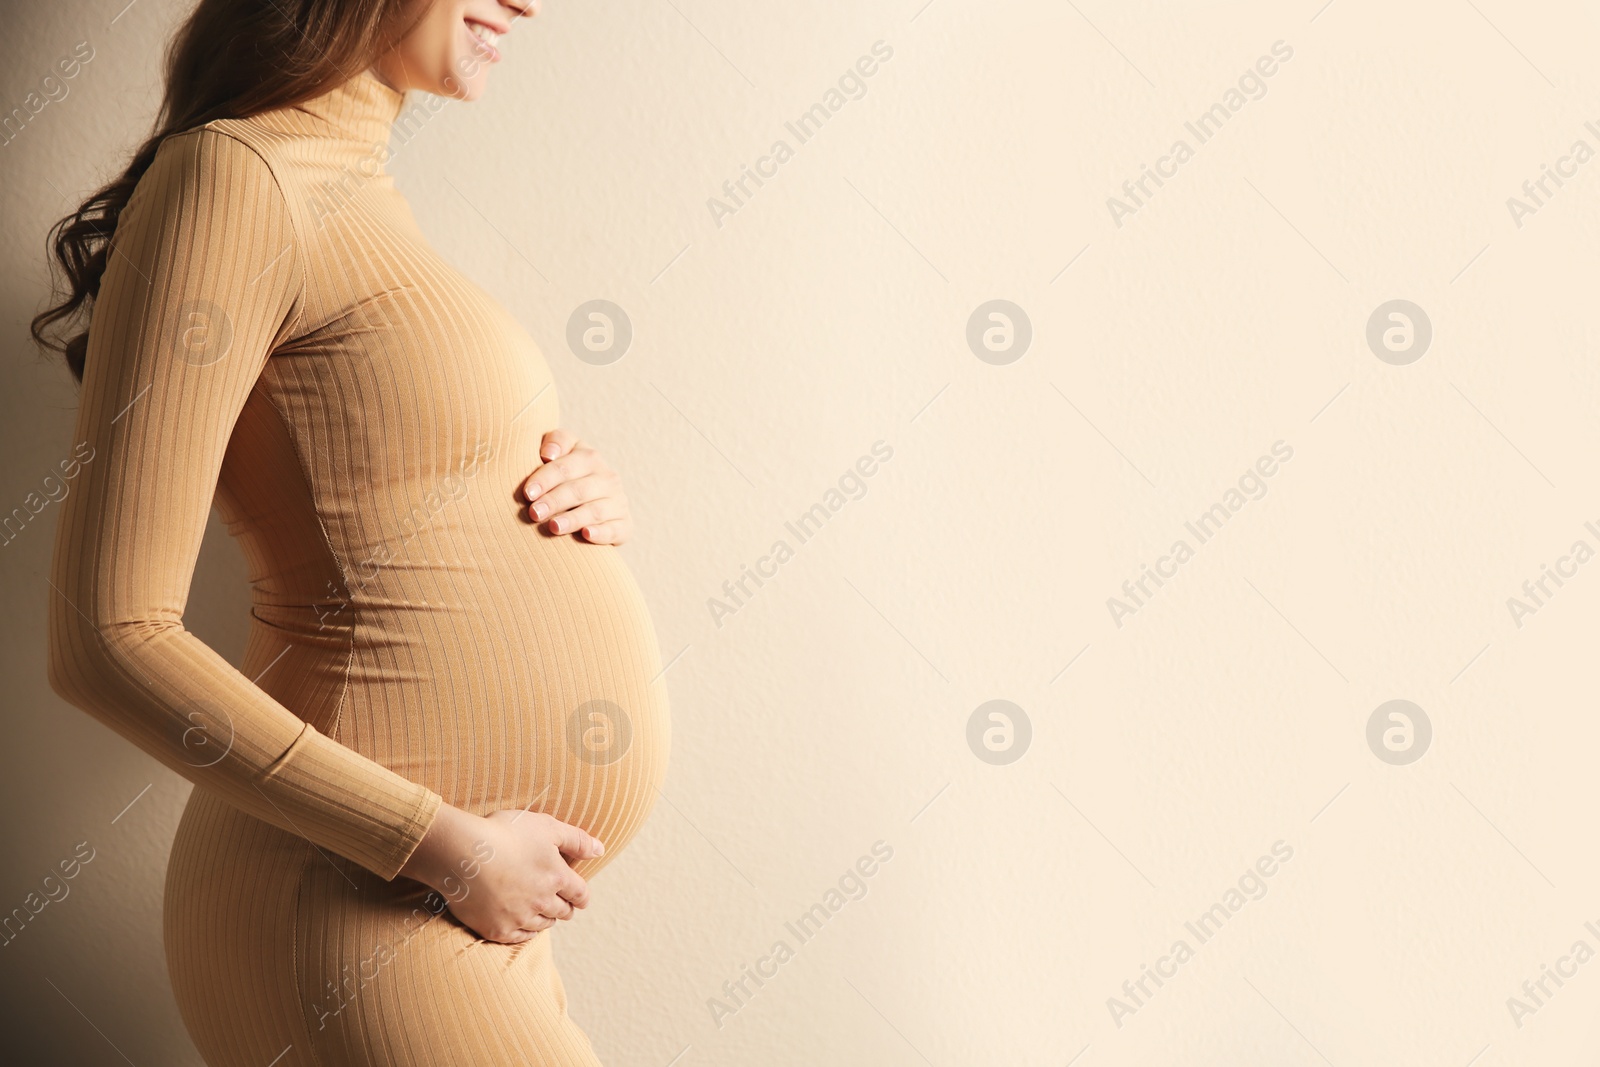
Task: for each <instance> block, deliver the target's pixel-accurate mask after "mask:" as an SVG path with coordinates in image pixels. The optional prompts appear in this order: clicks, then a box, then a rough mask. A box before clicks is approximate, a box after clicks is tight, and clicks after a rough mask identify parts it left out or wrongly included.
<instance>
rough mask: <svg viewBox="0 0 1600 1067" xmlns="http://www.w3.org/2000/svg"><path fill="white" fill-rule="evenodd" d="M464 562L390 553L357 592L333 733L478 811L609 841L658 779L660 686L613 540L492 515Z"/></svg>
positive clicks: (666, 728) (625, 828) (637, 813)
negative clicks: (392, 557)
mask: <svg viewBox="0 0 1600 1067" xmlns="http://www.w3.org/2000/svg"><path fill="white" fill-rule="evenodd" d="M468 533H469V534H470V538H469V537H461V538H459V539H452V541H451V542H450V543H455V544H472V545H473V549H472V558H471V559H466V560H463V559H460V558H456V559H451V560H445V561H437V560H436V561H433V562H431V563H418V562H412V561H409V560H402V561H395V562H394V563H392V564H390V565H389V566H388V567H386V568H385V573H384V574H383V575H382V576H381V577H382V580H381V581H380V582H378V583H375V585H374V588H372V589H369V590H366V591H364V593H363V595H362V596H361V597H360V598H359V602H358V614H357V623H356V626H355V641H356V649H355V656H354V658H353V661H352V663H351V669H350V671H349V675H348V679H347V687H346V690H345V694H344V695H345V701H344V707H343V709H342V711H341V713H340V716H339V733H338V738H339V740H340V741H342V742H343V743H345V744H347V745H349V746H350V747H352V748H355V749H356V750H357V751H360V752H363V753H365V754H367V755H370V756H372V757H373V758H375V759H377V760H379V761H380V762H382V763H384V764H385V765H386V766H389V767H391V768H392V769H394V770H396V771H398V772H399V773H401V774H404V775H406V776H407V777H409V778H412V779H413V780H415V781H420V782H422V783H424V784H426V785H427V786H428V787H429V788H431V789H433V790H435V791H436V792H438V793H439V794H440V795H441V796H443V797H444V799H445V800H446V801H448V802H450V803H452V804H455V805H456V806H458V807H461V808H464V809H466V810H467V811H471V812H474V813H475V814H479V815H484V814H487V813H489V812H491V811H495V810H500V809H506V808H530V809H532V810H534V811H540V812H546V813H548V814H550V815H553V816H555V817H556V818H558V819H560V820H562V821H563V822H569V823H572V824H574V825H576V826H579V827H582V828H583V829H584V830H586V831H587V832H589V833H591V834H593V835H595V836H596V837H598V838H599V839H600V840H601V841H602V842H603V843H604V844H605V846H606V854H605V856H604V857H603V858H602V859H601V860H600V861H598V862H591V863H590V864H588V865H587V866H586V867H585V868H584V871H583V872H582V873H586V874H587V873H592V872H593V871H594V870H595V869H598V867H599V866H601V865H603V864H604V863H606V862H608V861H609V860H610V859H611V858H613V857H614V856H615V855H616V853H617V852H618V851H619V850H620V848H621V847H622V846H623V845H624V844H626V843H627V841H628V840H629V839H630V838H632V837H633V835H634V834H635V833H636V832H637V830H638V828H639V826H640V825H641V824H642V823H643V821H644V818H645V816H646V815H647V814H648V812H649V811H650V809H651V807H652V806H653V804H654V802H655V799H656V796H657V795H658V794H657V786H658V785H659V784H660V782H661V780H662V779H663V777H664V776H665V773H666V762H667V755H668V750H669V746H670V723H669V718H668V709H667V698H666V684H665V681H664V680H663V678H662V677H660V675H661V661H660V655H659V651H658V648H657V644H656V637H655V631H654V627H653V625H652V624H651V621H650V617H649V614H648V611H647V609H646V606H645V603H644V599H643V596H642V595H641V593H640V591H639V588H638V585H637V583H636V582H635V581H634V578H633V575H632V574H631V573H630V572H629V570H628V569H627V566H626V564H625V563H624V562H623V560H622V557H621V555H620V554H619V553H618V551H617V550H616V549H615V548H612V547H609V546H605V545H590V544H586V543H584V542H580V541H578V540H576V539H575V538H573V537H570V536H568V537H550V536H548V535H546V534H543V533H541V532H539V531H537V530H535V529H533V528H531V527H529V526H527V525H525V524H521V523H516V524H515V525H510V524H506V523H504V522H501V521H499V520H498V519H497V520H496V522H495V523H491V524H487V525H484V526H480V527H479V528H478V529H476V530H475V531H469V532H468Z"/></svg>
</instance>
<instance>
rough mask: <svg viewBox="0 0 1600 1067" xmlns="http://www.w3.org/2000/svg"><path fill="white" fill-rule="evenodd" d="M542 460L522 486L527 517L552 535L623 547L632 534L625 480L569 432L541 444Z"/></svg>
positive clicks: (553, 433)
mask: <svg viewBox="0 0 1600 1067" xmlns="http://www.w3.org/2000/svg"><path fill="white" fill-rule="evenodd" d="M539 456H540V457H541V458H542V459H543V460H544V462H543V463H541V464H540V465H539V468H538V469H537V470H535V471H534V472H533V473H532V474H530V475H528V477H527V478H526V479H525V480H524V481H523V483H522V485H521V486H519V487H518V495H517V499H519V500H521V501H522V502H523V503H525V504H527V505H528V518H529V519H531V520H532V521H533V522H535V523H541V522H547V521H548V525H547V527H546V528H547V529H548V530H549V531H550V532H551V533H553V534H573V535H574V536H576V535H580V534H581V535H582V537H583V539H584V540H586V541H590V542H593V543H594V544H597V545H620V544H622V542H624V541H626V540H627V539H628V536H629V535H630V534H631V533H632V532H633V516H632V514H631V513H630V512H629V511H628V498H627V497H626V496H624V495H623V494H622V478H621V476H620V475H618V474H617V472H616V471H614V470H612V469H611V468H610V466H608V465H607V464H606V461H605V460H603V459H601V458H600V453H598V452H596V451H595V450H594V449H592V448H590V447H589V446H588V445H586V444H584V443H583V442H582V441H580V440H578V438H577V435H576V434H574V433H573V432H572V431H571V430H562V429H555V430H551V431H550V432H549V433H547V434H545V435H544V440H543V441H542V442H541V443H540V445H539Z"/></svg>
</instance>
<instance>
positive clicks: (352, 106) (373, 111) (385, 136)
mask: <svg viewBox="0 0 1600 1067" xmlns="http://www.w3.org/2000/svg"><path fill="white" fill-rule="evenodd" d="M405 99H406V94H405V93H403V92H400V91H399V90H398V89H391V88H390V87H389V86H387V85H385V84H384V83H383V82H382V81H381V80H379V78H378V76H377V75H376V74H375V73H373V72H372V71H371V70H364V71H362V72H361V73H360V74H357V75H356V76H355V77H354V78H351V79H350V80H349V81H347V82H344V83H342V84H340V85H337V86H335V87H334V88H332V89H330V90H328V91H327V92H325V93H323V94H322V95H321V96H316V97H313V98H311V99H310V100H306V101H303V102H301V103H300V104H298V105H296V106H297V107H298V108H299V110H301V111H304V112H306V113H307V114H309V115H312V116H314V117H315V118H318V119H320V120H322V121H323V122H324V123H326V124H327V125H328V127H329V128H330V129H331V130H333V131H334V132H335V133H336V134H337V135H338V136H340V137H346V138H349V139H351V140H355V141H360V142H362V143H363V144H370V145H387V144H388V143H389V129H390V127H391V126H393V125H394V121H395V119H396V118H398V117H399V116H400V109H401V107H402V106H403V105H404V104H405Z"/></svg>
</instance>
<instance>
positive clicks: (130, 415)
mask: <svg viewBox="0 0 1600 1067" xmlns="http://www.w3.org/2000/svg"><path fill="white" fill-rule="evenodd" d="M302 271H303V266H302V263H301V259H300V257H299V255H297V250H296V242H295V233H294V227H293V221H292V219H291V216H290V212H289V206H288V204H287V202H286V200H285V198H284V194H283V192H282V190H281V189H280V188H279V186H278V184H277V182H276V180H275V179H274V177H273V174H272V172H271V170H270V168H269V167H268V166H267V164H266V162H265V161H264V160H262V158H261V157H260V156H258V155H257V154H256V153H255V152H254V151H253V150H252V149H251V148H249V147H248V146H246V145H245V144H244V143H243V142H242V141H239V140H237V139H236V138H233V137H231V136H229V135H228V134H226V133H223V132H220V131H218V130H215V129H209V128H200V129H197V130H192V131H189V132H186V133H183V134H179V135H175V136H172V137H169V138H168V139H167V140H166V141H165V142H164V143H163V144H162V146H161V148H160V150H159V151H158V152H157V154H156V157H155V160H154V162H153V163H152V165H151V167H150V169H149V171H148V172H146V174H145V175H144V177H143V178H142V179H141V181H140V183H139V185H138V186H137V188H136V189H135V191H134V194H133V196H132V198H131V199H130V201H129V203H128V204H127V206H126V207H125V208H124V210H123V213H122V215H121V218H120V219H119V221H118V224H117V228H116V231H115V235H114V238H113V241H112V249H111V253H110V260H109V263H108V265H107V268H106V271H105V274H104V277H103V279H102V283H101V288H100V292H99V294H98V296H97V298H96V304H95V310H94V313H93V317H92V320H91V325H90V331H89V347H88V353H87V365H86V369H85V374H84V381H83V389H82V397H81V405H80V407H79V411H78V420H77V431H76V437H75V442H78V451H77V453H75V454H76V455H78V456H79V457H88V458H87V459H86V461H85V462H83V464H82V468H81V473H80V474H79V476H78V478H77V480H76V484H75V485H74V487H73V491H72V493H71V494H70V495H69V496H68V497H67V498H66V499H65V500H64V501H63V502H62V508H61V512H60V516H59V525H58V527H57V531H56V541H55V556H54V561H53V563H52V567H51V585H52V590H51V593H50V610H49V649H50V660H49V670H50V683H51V686H52V687H53V688H54V689H55V690H56V692H57V693H59V694H60V695H61V696H62V697H63V698H64V699H66V700H68V701H70V702H71V703H73V704H76V705H77V706H79V707H81V708H83V709H84V710H85V711H87V712H89V713H91V714H92V715H94V716H95V717H96V718H98V719H100V720H101V721H102V722H104V723H105V724H106V725H108V726H110V727H111V728H112V729H114V730H116V731H117V732H118V733H120V734H121V735H122V736H124V737H126V738H127V739H128V740H130V741H132V742H133V743H134V744H136V745H138V746H139V747H140V748H142V749H143V750H144V751H145V752H147V753H149V754H150V755H152V756H154V757H155V758H156V759H157V760H159V761H160V762H162V763H163V764H165V765H166V766H168V767H170V768H172V769H173V770H175V771H177V772H178V773H179V774H181V775H183V776H184V777H185V778H188V779H189V780H190V781H192V782H194V783H195V784H196V785H200V786H204V787H205V788H207V789H210V790H212V791H214V792H215V793H217V794H219V795H221V796H222V797H224V798H225V799H226V800H227V801H228V802H230V803H231V804H233V805H235V806H236V807H238V808H240V809H242V810H243V811H245V812H247V813H249V814H250V815H253V816H255V817H256V818H259V819H262V820H264V821H265V822H268V823H271V824H273V825H274V826H277V827H279V828H281V829H283V830H286V831H289V832H291V833H294V834H297V835H299V836H301V837H304V838H306V839H307V840H309V841H311V842H312V843H313V844H315V845H317V846H319V847H320V848H323V849H325V850H328V851H331V852H333V853H337V854H338V855H341V856H343V857H346V858H347V859H350V860H352V861H354V862H356V863H358V864H360V865H361V866H363V867H365V868H367V869H368V870H370V871H372V872H373V873H375V874H377V875H378V876H379V877H381V878H384V879H391V878H393V877H394V876H395V875H396V874H397V873H398V872H399V870H400V868H401V867H402V866H404V864H405V862H406V860H407V859H408V858H409V857H410V855H411V853H412V852H413V850H414V849H415V848H416V846H417V844H418V842H420V841H421V839H422V836H423V834H424V833H425V832H426V830H427V828H428V826H429V824H430V822H431V821H432V819H433V816H434V813H435V812H436V811H437V809H438V807H439V805H440V803H441V802H442V801H441V797H440V796H439V795H438V794H437V793H435V792H433V791H432V790H430V789H428V788H426V787H425V786H423V785H421V784H418V783H415V782H412V781H410V780H409V779H407V778H404V777H402V776H401V775H399V774H396V773H395V772H393V771H391V770H389V769H388V768H386V767H384V766H383V765H381V764H379V763H377V762H375V761H374V760H371V759H369V758H367V757H366V756H363V755H361V754H360V753H357V752H355V751H354V750H352V749H350V748H348V747H346V746H345V745H342V744H340V743H338V742H337V741H336V740H334V739H333V738H330V737H328V736H326V735H324V734H323V733H321V732H319V731H318V730H317V729H315V728H314V727H313V726H312V725H310V724H309V723H307V722H305V721H304V720H302V719H301V718H300V717H299V716H298V715H296V714H295V713H294V712H293V711H291V710H289V709H288V708H286V707H285V706H283V705H282V704H280V703H278V702H277V701H276V700H274V699H273V698H272V697H271V696H270V695H268V694H267V693H266V692H265V691H264V690H262V689H261V688H259V687H258V686H256V685H255V684H254V683H253V682H252V681H251V679H250V678H248V677H246V676H245V675H244V674H242V673H240V672H239V671H238V670H236V669H234V668H233V667H232V666H231V665H229V663H228V662H227V661H226V660H224V659H223V658H222V657H221V656H220V655H218V654H217V653H216V652H215V651H214V650H213V649H211V648H210V647H209V646H207V645H206V644H204V643H203V642H201V641H200V640H199V639H198V638H196V637H195V636H194V635H193V634H191V633H189V632H188V631H187V630H186V629H185V628H184V625H183V611H184V607H185V604H186V603H187V601H188V594H189V586H190V581H191V579H192V576H193V571H194V565H195V559H196V557H197V556H198V554H199V550H200V542H201V539H202V536H203V534H204V531H205V526H206V519H207V516H208V514H209V512H210V508H211V503H212V497H213V494H214V492H215V489H216V485H217V478H218V474H219V471H220V470H221V467H222V462H223V456H224V453H225V452H226V450H227V447H228V440H229V437H230V436H231V434H232V431H233V427H234V424H235V421H236V420H237V419H238V417H239V414H240V411H241V410H242V409H243V407H244V405H245V402H246V400H247V399H248V397H249V396H250V394H251V391H252V390H253V389H254V388H255V387H256V383H257V379H258V378H259V376H260V375H261V372H262V370H263V368H264V367H265V366H266V363H267V359H268V357H269V355H270V353H271V352H272V351H273V349H274V348H275V347H277V346H278V345H279V344H281V343H283V342H284V341H285V340H286V339H288V338H289V337H290V336H291V333H292V330H293V328H294V326H295V324H296V320H297V318H298V316H299V314H300V312H301V310H302V306H303V288H304V281H303V273H302Z"/></svg>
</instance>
